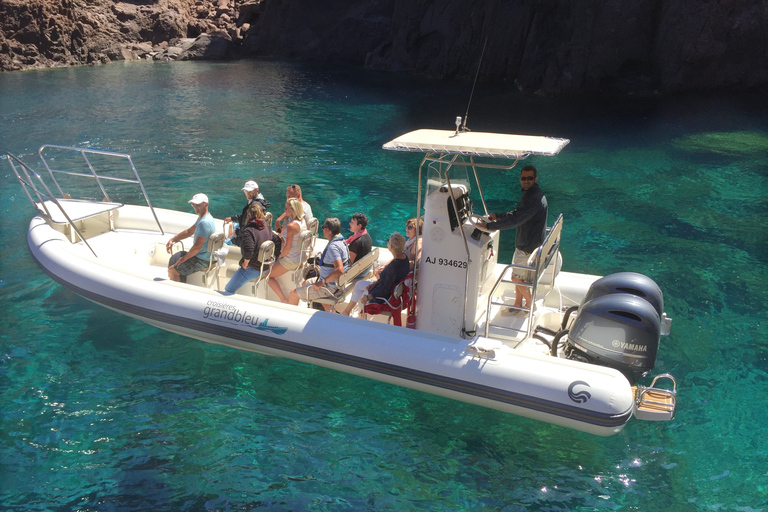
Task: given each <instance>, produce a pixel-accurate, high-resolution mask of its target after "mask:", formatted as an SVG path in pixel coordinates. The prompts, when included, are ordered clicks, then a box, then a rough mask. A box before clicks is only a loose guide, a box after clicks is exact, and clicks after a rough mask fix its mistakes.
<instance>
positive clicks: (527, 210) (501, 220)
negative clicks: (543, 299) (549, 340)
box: [479, 165, 547, 307]
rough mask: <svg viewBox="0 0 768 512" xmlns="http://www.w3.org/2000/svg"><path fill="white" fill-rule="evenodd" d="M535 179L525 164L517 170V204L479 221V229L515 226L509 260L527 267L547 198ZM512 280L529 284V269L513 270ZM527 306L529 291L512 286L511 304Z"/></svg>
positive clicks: (543, 224)
mask: <svg viewBox="0 0 768 512" xmlns="http://www.w3.org/2000/svg"><path fill="white" fill-rule="evenodd" d="M538 181H539V178H538V176H537V173H536V168H535V167H534V166H532V165H526V166H525V167H523V168H522V169H521V170H520V186H521V187H522V189H523V197H521V198H520V202H519V203H517V207H516V208H515V209H514V210H512V211H511V212H507V213H501V214H496V213H492V214H490V215H489V216H488V218H489V219H490V221H491V222H488V223H487V224H483V223H480V224H479V226H480V227H481V228H483V227H484V228H486V229H488V230H491V231H494V230H497V229H509V228H517V232H516V233H515V254H514V256H513V258H512V263H513V264H515V265H522V266H528V260H529V259H530V257H531V254H532V253H533V251H535V250H536V249H538V247H539V246H540V245H541V244H542V243H543V242H544V237H545V236H546V233H547V198H546V196H544V193H543V192H542V191H541V189H540V188H539V183H538ZM513 274H514V276H515V277H514V280H515V281H518V282H522V283H530V282H531V280H532V279H533V275H532V272H531V271H529V270H518V269H515V270H514V271H513ZM523 299H525V305H526V306H528V307H530V306H531V291H530V289H529V288H528V287H526V286H515V306H517V307H522V306H523Z"/></svg>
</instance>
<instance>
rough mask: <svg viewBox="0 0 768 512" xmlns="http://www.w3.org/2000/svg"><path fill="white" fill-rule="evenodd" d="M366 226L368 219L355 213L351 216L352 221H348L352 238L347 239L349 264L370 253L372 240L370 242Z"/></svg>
mask: <svg viewBox="0 0 768 512" xmlns="http://www.w3.org/2000/svg"><path fill="white" fill-rule="evenodd" d="M366 226H368V217H367V216H366V215H365V214H364V213H360V212H357V213H355V214H354V215H352V219H351V220H350V221H349V229H350V231H352V236H350V237H349V238H347V246H348V247H349V263H350V264H352V263H354V262H355V261H357V260H358V259H360V258H362V257H363V256H365V255H366V254H368V253H369V252H371V246H372V245H373V240H371V235H369V234H368V230H367V229H366Z"/></svg>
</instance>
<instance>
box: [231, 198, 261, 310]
mask: <svg viewBox="0 0 768 512" xmlns="http://www.w3.org/2000/svg"><path fill="white" fill-rule="evenodd" d="M267 240H272V229H270V227H269V226H267V223H266V221H265V220H264V211H263V210H262V209H261V206H260V205H259V203H256V202H254V203H252V204H251V205H250V206H249V207H248V210H247V220H246V222H245V226H244V227H243V228H242V230H241V232H240V242H241V244H240V249H241V252H242V255H243V257H242V258H241V259H240V266H239V268H238V269H237V272H235V275H233V276H232V278H231V279H230V280H229V282H228V283H227V286H226V287H224V290H225V292H226V293H225V294H226V295H231V294H233V293H235V292H236V291H237V290H239V289H240V287H242V286H243V285H244V284H245V283H247V282H248V281H253V280H254V279H256V278H257V277H259V274H260V273H261V262H260V261H259V259H258V257H259V249H260V248H261V244H263V243H264V242H266V241H267Z"/></svg>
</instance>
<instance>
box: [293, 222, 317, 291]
mask: <svg viewBox="0 0 768 512" xmlns="http://www.w3.org/2000/svg"><path fill="white" fill-rule="evenodd" d="M314 238H315V234H314V233H312V232H311V231H310V230H308V229H303V230H301V232H300V233H299V266H298V267H296V270H295V271H294V274H293V280H294V282H295V283H296V287H298V286H299V285H300V284H301V280H302V279H303V277H304V267H305V266H306V265H307V260H308V259H309V256H310V254H312V241H313V240H314Z"/></svg>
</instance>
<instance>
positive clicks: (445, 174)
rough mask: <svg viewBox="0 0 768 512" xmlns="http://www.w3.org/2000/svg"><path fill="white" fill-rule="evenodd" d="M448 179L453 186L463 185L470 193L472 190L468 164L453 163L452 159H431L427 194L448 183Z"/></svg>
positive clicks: (428, 167) (428, 170) (428, 169)
mask: <svg viewBox="0 0 768 512" xmlns="http://www.w3.org/2000/svg"><path fill="white" fill-rule="evenodd" d="M462 163H463V162H462ZM448 180H450V182H451V185H453V186H456V185H461V186H463V187H464V188H465V189H466V192H468V193H469V192H471V191H472V186H471V182H470V178H469V173H468V167H467V166H466V165H451V161H450V160H447V161H446V160H441V159H436V160H432V161H430V162H429V165H428V166H427V195H430V194H431V193H432V192H434V191H435V189H438V188H440V187H442V186H443V185H447V184H448Z"/></svg>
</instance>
